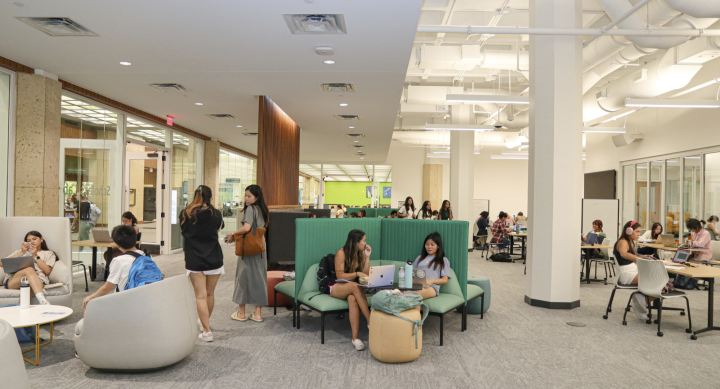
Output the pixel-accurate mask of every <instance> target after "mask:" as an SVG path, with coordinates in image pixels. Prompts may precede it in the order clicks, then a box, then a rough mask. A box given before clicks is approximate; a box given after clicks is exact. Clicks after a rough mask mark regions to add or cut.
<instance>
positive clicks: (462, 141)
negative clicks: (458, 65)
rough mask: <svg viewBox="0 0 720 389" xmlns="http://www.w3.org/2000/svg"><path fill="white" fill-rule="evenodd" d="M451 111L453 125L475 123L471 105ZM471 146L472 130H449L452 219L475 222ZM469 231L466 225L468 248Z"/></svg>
mask: <svg viewBox="0 0 720 389" xmlns="http://www.w3.org/2000/svg"><path fill="white" fill-rule="evenodd" d="M451 110H452V111H451V114H452V124H475V118H474V117H473V115H474V114H473V113H472V105H466V104H463V105H454V106H452V108H451ZM474 146H475V131H450V206H451V207H452V210H453V220H463V221H467V222H469V223H473V222H474V221H475V218H474V217H473V198H474V191H475V161H474V158H475V154H474ZM439 205H442V203H441V204H439ZM438 208H439V207H438ZM472 231H473V229H472V227H470V228H468V249H471V248H473V243H472V240H473V239H472Z"/></svg>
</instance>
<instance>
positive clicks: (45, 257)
mask: <svg viewBox="0 0 720 389" xmlns="http://www.w3.org/2000/svg"><path fill="white" fill-rule="evenodd" d="M28 256H30V257H33V261H35V266H33V267H26V268H25V269H22V270H20V271H18V272H16V273H12V274H5V279H4V280H3V282H2V283H3V285H4V286H5V289H20V281H21V279H22V278H23V277H25V278H27V280H28V283H30V289H31V290H32V292H33V294H34V295H35V297H36V298H37V299H38V301H39V302H40V304H42V305H49V304H50V302H48V301H47V299H46V298H45V293H44V292H43V291H44V288H45V285H49V284H50V279H48V275H50V272H52V269H53V266H55V262H57V255H55V253H54V252H52V251H50V249H48V246H47V243H45V239H43V237H42V235H41V234H40V233H39V232H37V231H30V232H28V233H27V234H25V239H24V241H23V243H22V245H21V246H20V250H16V251H14V252H13V253H12V254H10V255H9V256H8V258H12V257H28ZM1 266H2V264H0V267H1Z"/></svg>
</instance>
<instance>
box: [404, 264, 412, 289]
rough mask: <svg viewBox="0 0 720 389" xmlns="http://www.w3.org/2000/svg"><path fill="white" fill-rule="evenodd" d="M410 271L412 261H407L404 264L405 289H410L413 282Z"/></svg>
mask: <svg viewBox="0 0 720 389" xmlns="http://www.w3.org/2000/svg"><path fill="white" fill-rule="evenodd" d="M412 270H413V269H412V261H411V260H409V259H408V260H407V262H406V263H405V289H410V288H412V284H413V283H412V282H413V277H412V274H413V273H412Z"/></svg>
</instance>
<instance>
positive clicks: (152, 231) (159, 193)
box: [124, 143, 167, 246]
mask: <svg viewBox="0 0 720 389" xmlns="http://www.w3.org/2000/svg"><path fill="white" fill-rule="evenodd" d="M166 154H167V152H166V151H163V150H158V149H154V148H150V147H146V146H144V145H137V144H133V143H128V145H127V148H126V152H125V172H126V174H125V199H124V203H125V204H124V205H125V208H124V209H126V210H128V211H130V212H132V214H133V215H134V216H135V218H136V219H137V221H138V227H139V229H140V234H141V235H140V238H139V240H140V241H141V242H142V243H144V244H156V245H159V246H163V245H164V243H165V242H164V238H163V222H162V221H163V217H164V216H165V214H164V210H163V190H164V189H165V182H164V181H165V174H164V172H165V160H166Z"/></svg>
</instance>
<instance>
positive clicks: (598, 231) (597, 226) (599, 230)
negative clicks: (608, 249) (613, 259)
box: [580, 220, 606, 258]
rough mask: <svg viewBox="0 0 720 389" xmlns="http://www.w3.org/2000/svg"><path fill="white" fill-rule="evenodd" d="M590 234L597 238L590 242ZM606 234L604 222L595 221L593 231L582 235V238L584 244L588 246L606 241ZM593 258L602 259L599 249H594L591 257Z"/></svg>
mask: <svg viewBox="0 0 720 389" xmlns="http://www.w3.org/2000/svg"><path fill="white" fill-rule="evenodd" d="M590 234H593V235H596V237H595V238H593V239H591V241H588V237H589V236H590ZM605 237H606V236H605V233H604V232H603V222H602V220H595V221H593V224H592V231H590V232H588V233H587V234H585V235H581V236H580V238H581V239H582V241H583V243H587V244H591V245H592V244H596V243H602V241H603V240H604V239H605ZM590 257H591V258H602V253H601V252H600V250H598V249H594V250H592V252H591V255H590Z"/></svg>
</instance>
